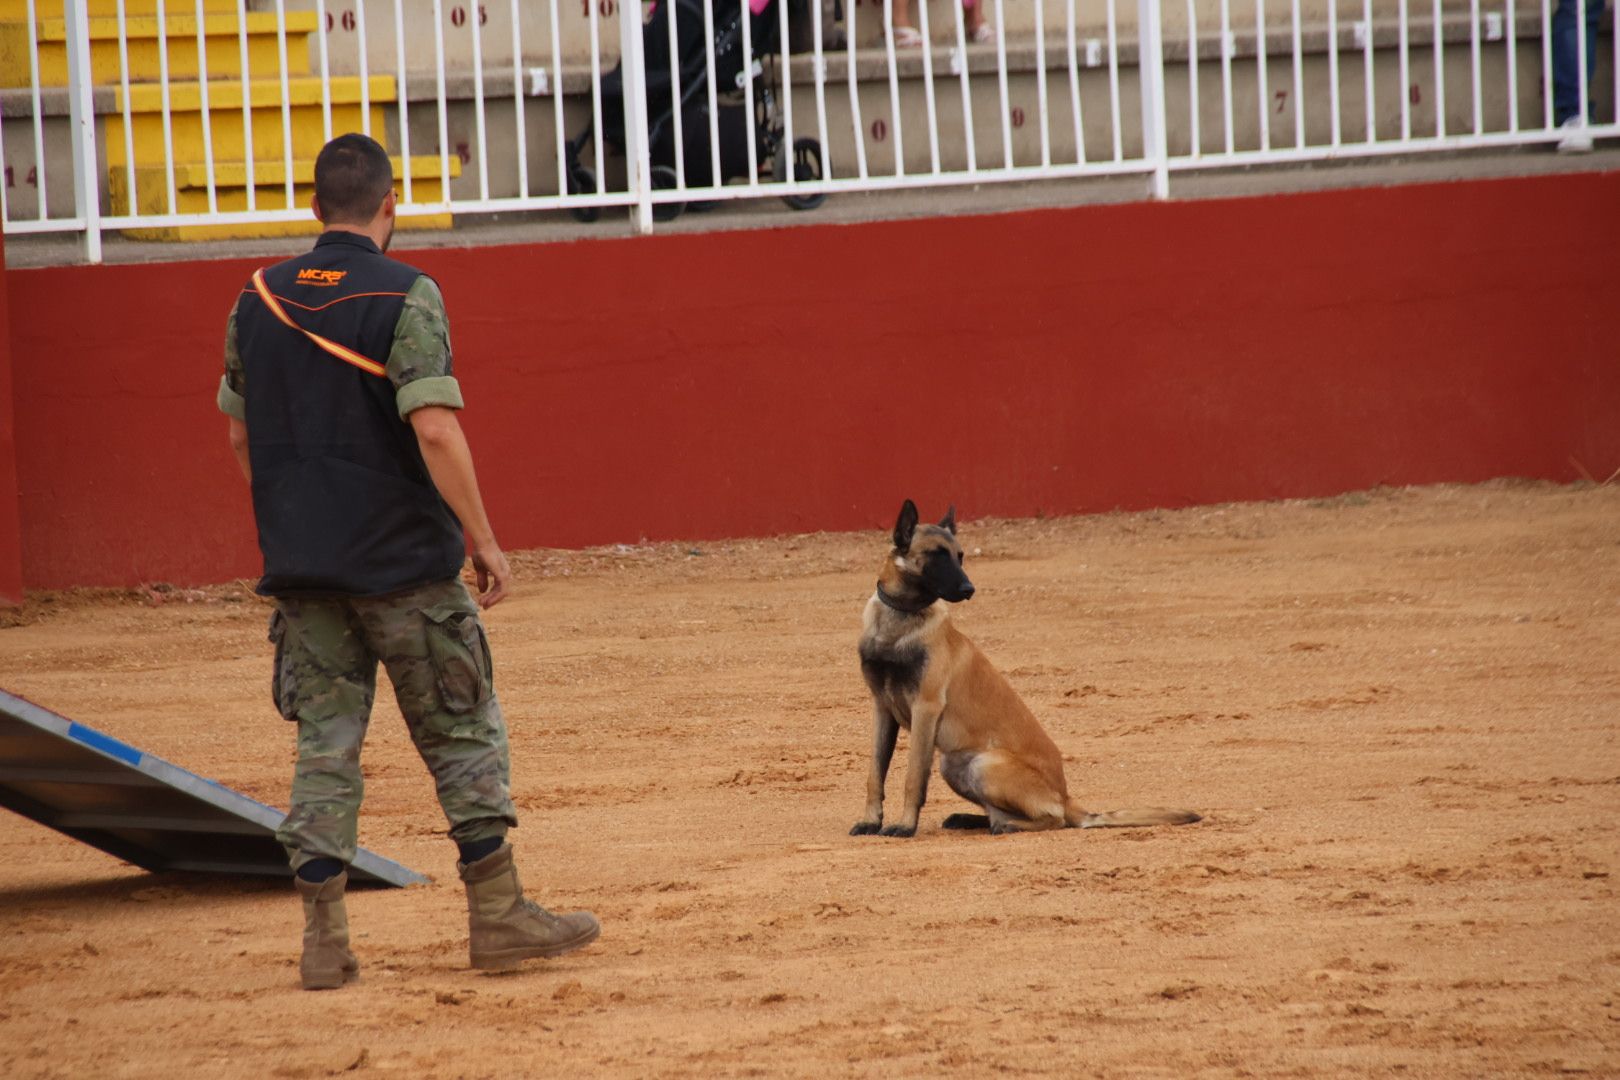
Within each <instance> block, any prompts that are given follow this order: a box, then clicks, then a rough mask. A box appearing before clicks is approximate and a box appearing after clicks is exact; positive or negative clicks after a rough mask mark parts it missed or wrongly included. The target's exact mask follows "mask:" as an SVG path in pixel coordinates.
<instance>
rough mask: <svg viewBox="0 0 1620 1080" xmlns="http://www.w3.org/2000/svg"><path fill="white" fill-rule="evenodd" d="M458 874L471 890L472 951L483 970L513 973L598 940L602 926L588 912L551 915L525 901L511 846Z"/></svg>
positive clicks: (460, 866)
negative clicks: (526, 963) (533, 961)
mask: <svg viewBox="0 0 1620 1080" xmlns="http://www.w3.org/2000/svg"><path fill="white" fill-rule="evenodd" d="M456 869H457V870H458V871H459V872H460V873H461V880H462V881H463V882H464V883H465V884H466V886H467V924H468V935H469V938H470V941H469V949H468V951H469V952H470V953H471V954H472V966H473V967H475V968H478V969H479V970H481V971H509V970H511V969H512V968H515V967H517V966H518V964H519V963H521V962H522V961H524V960H531V959H534V958H535V957H538V956H561V955H562V954H563V953H566V952H573V951H574V950H575V949H578V948H580V947H581V946H584V945H589V944H590V943H591V942H593V941H595V940H596V935H598V934H600V933H601V932H602V925H601V923H598V922H597V921H596V916H595V915H592V914H591V913H590V912H588V911H576V912H574V913H573V914H571V915H553V914H552V913H551V912H549V911H547V910H546V909H545V908H543V907H541V906H540V905H539V904H536V903H535V902H534V901H532V900H526V899H524V897H523V886H522V884H521V883H519V881H518V875H517V867H516V866H515V865H513V863H512V845H511V844H502V845H501V846H500V849H499V850H498V851H495V852H494V853H492V854H490V855H486V856H484V857H483V858H482V859H479V860H478V861H477V862H475V863H473V864H472V865H470V866H469V865H467V864H466V863H461V862H458V863H456Z"/></svg>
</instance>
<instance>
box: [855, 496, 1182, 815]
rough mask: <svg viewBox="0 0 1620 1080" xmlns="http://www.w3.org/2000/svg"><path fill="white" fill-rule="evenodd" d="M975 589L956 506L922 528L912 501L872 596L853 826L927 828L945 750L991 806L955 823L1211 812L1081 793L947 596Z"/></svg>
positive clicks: (967, 785)
mask: <svg viewBox="0 0 1620 1080" xmlns="http://www.w3.org/2000/svg"><path fill="white" fill-rule="evenodd" d="M972 595H973V583H972V582H971V581H969V580H968V577H967V574H966V573H964V572H963V570H962V548H961V546H960V545H959V544H957V542H956V508H955V507H952V508H951V509H950V510H949V511H947V512H946V514H945V518H944V520H943V521H941V522H940V523H939V524H938V525H924V526H923V527H922V528H920V529H919V528H918V527H917V507H916V506H915V505H914V504H913V503H912V501H911V500H910V499H907V500H906V502H905V505H904V506H902V507H901V508H900V518H899V520H898V521H896V522H895V526H894V550H893V551H891V552H890V553H889V558H888V560H887V561H886V562H885V563H884V564H883V572H882V573H881V574H879V575H878V583H877V591H876V592H875V593H873V595H872V598H871V599H870V600H869V601H867V604H866V613H865V617H864V625H865V632H864V633H862V635H861V674H862V675H864V676H865V677H866V685H867V686H868V687H869V688H870V689H871V691H872V705H873V709H872V712H873V720H874V728H873V734H872V771H871V773H870V774H869V776H868V779H867V783H866V812H865V813H864V814H862V815H861V820H860V821H858V822H856V823H855V827H854V828H853V829H851V830H850V835H852V836H861V835H865V834H868V833H875V832H880V831H881V833H882V834H883V835H884V836H911V835H913V834H914V833H916V831H917V815H918V813H919V812H920V811H921V810H922V805H923V800H924V799H925V798H926V797H927V794H928V774H929V773H930V772H932V771H933V763H934V751H935V750H936V749H937V750H938V751H939V752H940V763H939V773H940V775H941V776H943V777H944V778H945V782H946V783H947V784H949V785H950V786H951V790H952V791H954V792H956V793H957V794H958V795H960V796H962V798H964V799H966V800H968V801H969V802H972V803H977V804H978V805H979V806H981V807H983V808H984V811H985V812H984V813H983V814H952V815H951V816H949V817H947V818H946V819H945V821H944V827H945V828H947V829H975V828H978V829H982V828H985V827H988V828H989V829H990V831H991V832H993V833H1006V832H1026V831H1033V830H1038V829H1063V828H1070V829H1073V828H1098V827H1104V826H1114V827H1120V826H1130V825H1186V824H1190V823H1191V822H1194V821H1197V820H1199V817H1198V815H1197V814H1195V813H1193V812H1192V811H1191V810H1160V809H1148V810H1114V811H1112V812H1109V813H1103V814H1091V813H1087V812H1086V811H1085V810H1084V809H1082V808H1081V807H1080V805H1079V804H1078V803H1076V802H1075V801H1074V800H1073V799H1071V798H1070V797H1069V789H1068V786H1067V784H1065V782H1064V779H1063V756H1062V754H1060V753H1059V752H1058V748H1057V746H1056V744H1054V743H1053V742H1052V740H1051V738H1049V737H1048V736H1047V734H1046V732H1045V731H1044V730H1042V728H1041V725H1040V722H1039V721H1038V720H1036V719H1035V716H1034V714H1033V713H1031V712H1030V711H1029V708H1028V707H1027V706H1026V705H1025V704H1024V703H1023V701H1021V700H1020V699H1019V697H1018V694H1017V693H1016V692H1015V691H1014V690H1013V688H1012V686H1010V685H1009V684H1008V682H1007V680H1006V679H1005V678H1003V677H1002V676H1001V673H1000V672H998V671H997V670H996V669H995V668H994V667H993V666H992V665H991V663H990V661H989V660H987V659H985V656H984V654H983V653H981V652H980V651H979V650H978V648H977V647H976V646H974V644H973V642H971V641H969V640H968V639H967V638H966V637H964V636H963V635H962V634H961V633H960V632H959V631H958V630H957V629H956V627H955V626H953V625H951V616H950V610H949V608H947V607H946V604H954V603H958V602H960V601H962V600H966V599H968V598H969V597H971V596H972ZM941 600H943V601H945V604H941V603H939V601H941ZM902 727H904V728H907V729H909V730H910V732H911V752H910V757H909V758H908V762H909V767H908V768H907V770H906V801H905V806H904V807H903V808H902V810H901V812H900V818H899V820H898V821H895V822H894V823H893V824H890V825H884V824H883V783H884V780H885V778H886V777H887V776H888V772H889V761H890V759H891V758H892V757H893V756H894V744H895V739H896V737H897V736H898V735H899V732H900V729H901V728H902Z"/></svg>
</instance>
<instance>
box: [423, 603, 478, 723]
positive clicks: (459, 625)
mask: <svg viewBox="0 0 1620 1080" xmlns="http://www.w3.org/2000/svg"><path fill="white" fill-rule="evenodd" d="M422 615H423V616H424V617H425V618H426V619H427V646H428V656H429V658H431V659H432V661H433V674H434V678H435V679H436V680H437V682H438V687H439V698H440V699H441V700H442V701H443V702H444V707H445V708H446V709H448V710H449V711H451V712H455V713H464V712H471V711H472V710H473V709H476V708H477V707H478V706H479V705H482V704H483V703H484V701H485V700H487V699H488V698H489V695H490V689H491V687H492V686H493V685H494V681H495V679H494V671H493V669H492V667H491V665H490V660H489V641H488V639H487V638H485V637H484V626H483V623H481V622H480V621H479V619H478V613H477V612H473V611H463V610H460V609H458V608H452V607H448V606H443V605H441V606H437V607H431V608H427V609H425V610H424V611H423V612H422Z"/></svg>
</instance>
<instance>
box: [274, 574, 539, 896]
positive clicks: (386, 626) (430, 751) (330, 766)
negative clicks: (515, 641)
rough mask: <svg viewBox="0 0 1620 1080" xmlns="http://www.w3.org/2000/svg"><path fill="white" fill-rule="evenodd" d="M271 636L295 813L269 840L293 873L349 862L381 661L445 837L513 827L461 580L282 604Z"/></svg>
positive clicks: (478, 631)
mask: <svg viewBox="0 0 1620 1080" xmlns="http://www.w3.org/2000/svg"><path fill="white" fill-rule="evenodd" d="M270 640H271V641H272V642H273V643H274V644H275V646H276V659H275V670H274V674H273V676H272V679H271V694H272V696H273V697H274V698H275V702H276V708H277V709H278V710H279V711H280V713H281V715H282V716H283V717H285V718H286V719H288V720H292V721H296V722H297V724H298V765H297V767H296V769H295V771H294V773H293V785H292V807H291V809H290V810H289V812H288V814H287V818H286V820H285V821H283V822H282V824H281V828H280V829H278V830H277V832H276V839H278V840H279V841H281V843H282V845H283V846H284V847H285V848H286V849H287V854H288V857H289V858H290V859H291V861H292V866H293V869H294V870H295V871H296V870H297V869H298V868H299V867H300V866H302V865H303V864H304V863H306V862H308V861H310V860H311V859H318V858H331V859H340V860H342V861H343V862H344V863H345V864H347V863H350V862H352V861H354V854H355V848H356V844H357V839H356V832H357V828H358V822H359V816H360V799H361V795H362V793H363V791H364V781H363V780H362V779H361V775H360V748H361V745H362V744H363V743H364V741H365V737H366V727H367V724H368V723H369V721H370V719H371V704H372V700H373V698H374V697H375V695H376V689H377V664H378V662H379V661H381V663H382V665H383V667H384V668H385V669H387V671H388V678H389V681H391V682H392V683H393V684H394V697H395V699H396V700H397V701H398V702H399V711H400V712H401V713H402V714H403V715H404V717H405V724H406V727H407V728H408V729H409V730H410V734H411V740H412V742H414V743H415V744H416V749H417V752H418V753H420V754H421V755H422V760H423V761H424V762H425V763H426V764H427V767H428V769H429V771H430V772H432V774H433V779H434V783H435V784H436V786H437V789H438V795H439V805H440V806H442V807H443V808H444V814H445V817H446V818H447V819H449V822H450V837H451V839H453V840H455V841H457V842H459V843H468V842H471V841H474V840H483V839H488V838H491V837H499V836H504V835H505V834H506V830H507V828H508V827H510V826H514V825H516V824H517V818H516V816H515V813H514V810H513V807H512V797H511V780H510V777H511V757H510V754H509V752H508V750H507V744H506V725H505V724H504V723H503V722H502V720H501V709H500V704H499V702H497V700H496V698H495V690H494V676H493V670H492V668H491V665H490V656H489V644H488V641H487V640H486V639H485V637H484V627H483V624H482V623H481V622H480V621H479V618H478V607H477V605H476V604H474V603H473V600H472V598H471V597H470V596H469V595H468V594H467V589H466V587H465V586H464V585H462V583H461V582H460V580H453V581H445V582H439V583H437V584H434V585H425V586H423V587H421V588H418V589H412V590H410V591H409V592H405V593H399V594H395V595H393V596H386V597H373V598H345V599H291V598H281V599H278V600H277V601H276V611H275V614H273V615H272V616H271V618H270Z"/></svg>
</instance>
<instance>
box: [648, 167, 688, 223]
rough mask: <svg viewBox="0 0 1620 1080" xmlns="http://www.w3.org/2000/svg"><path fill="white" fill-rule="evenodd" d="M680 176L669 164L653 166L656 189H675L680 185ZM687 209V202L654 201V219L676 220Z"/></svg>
mask: <svg viewBox="0 0 1620 1080" xmlns="http://www.w3.org/2000/svg"><path fill="white" fill-rule="evenodd" d="M679 181H680V178H679V177H678V176H676V174H675V170H674V169H672V168H670V167H669V166H668V165H654V166H653V167H652V186H653V190H654V191H673V190H674V189H675V188H677V187H679V186H680V182H679ZM685 209H686V204H685V203H678V202H677V203H654V204H653V211H652V214H653V220H654V221H674V220H675V219H676V218H678V217H680V216H681V212H682V211H683V210H685Z"/></svg>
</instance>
